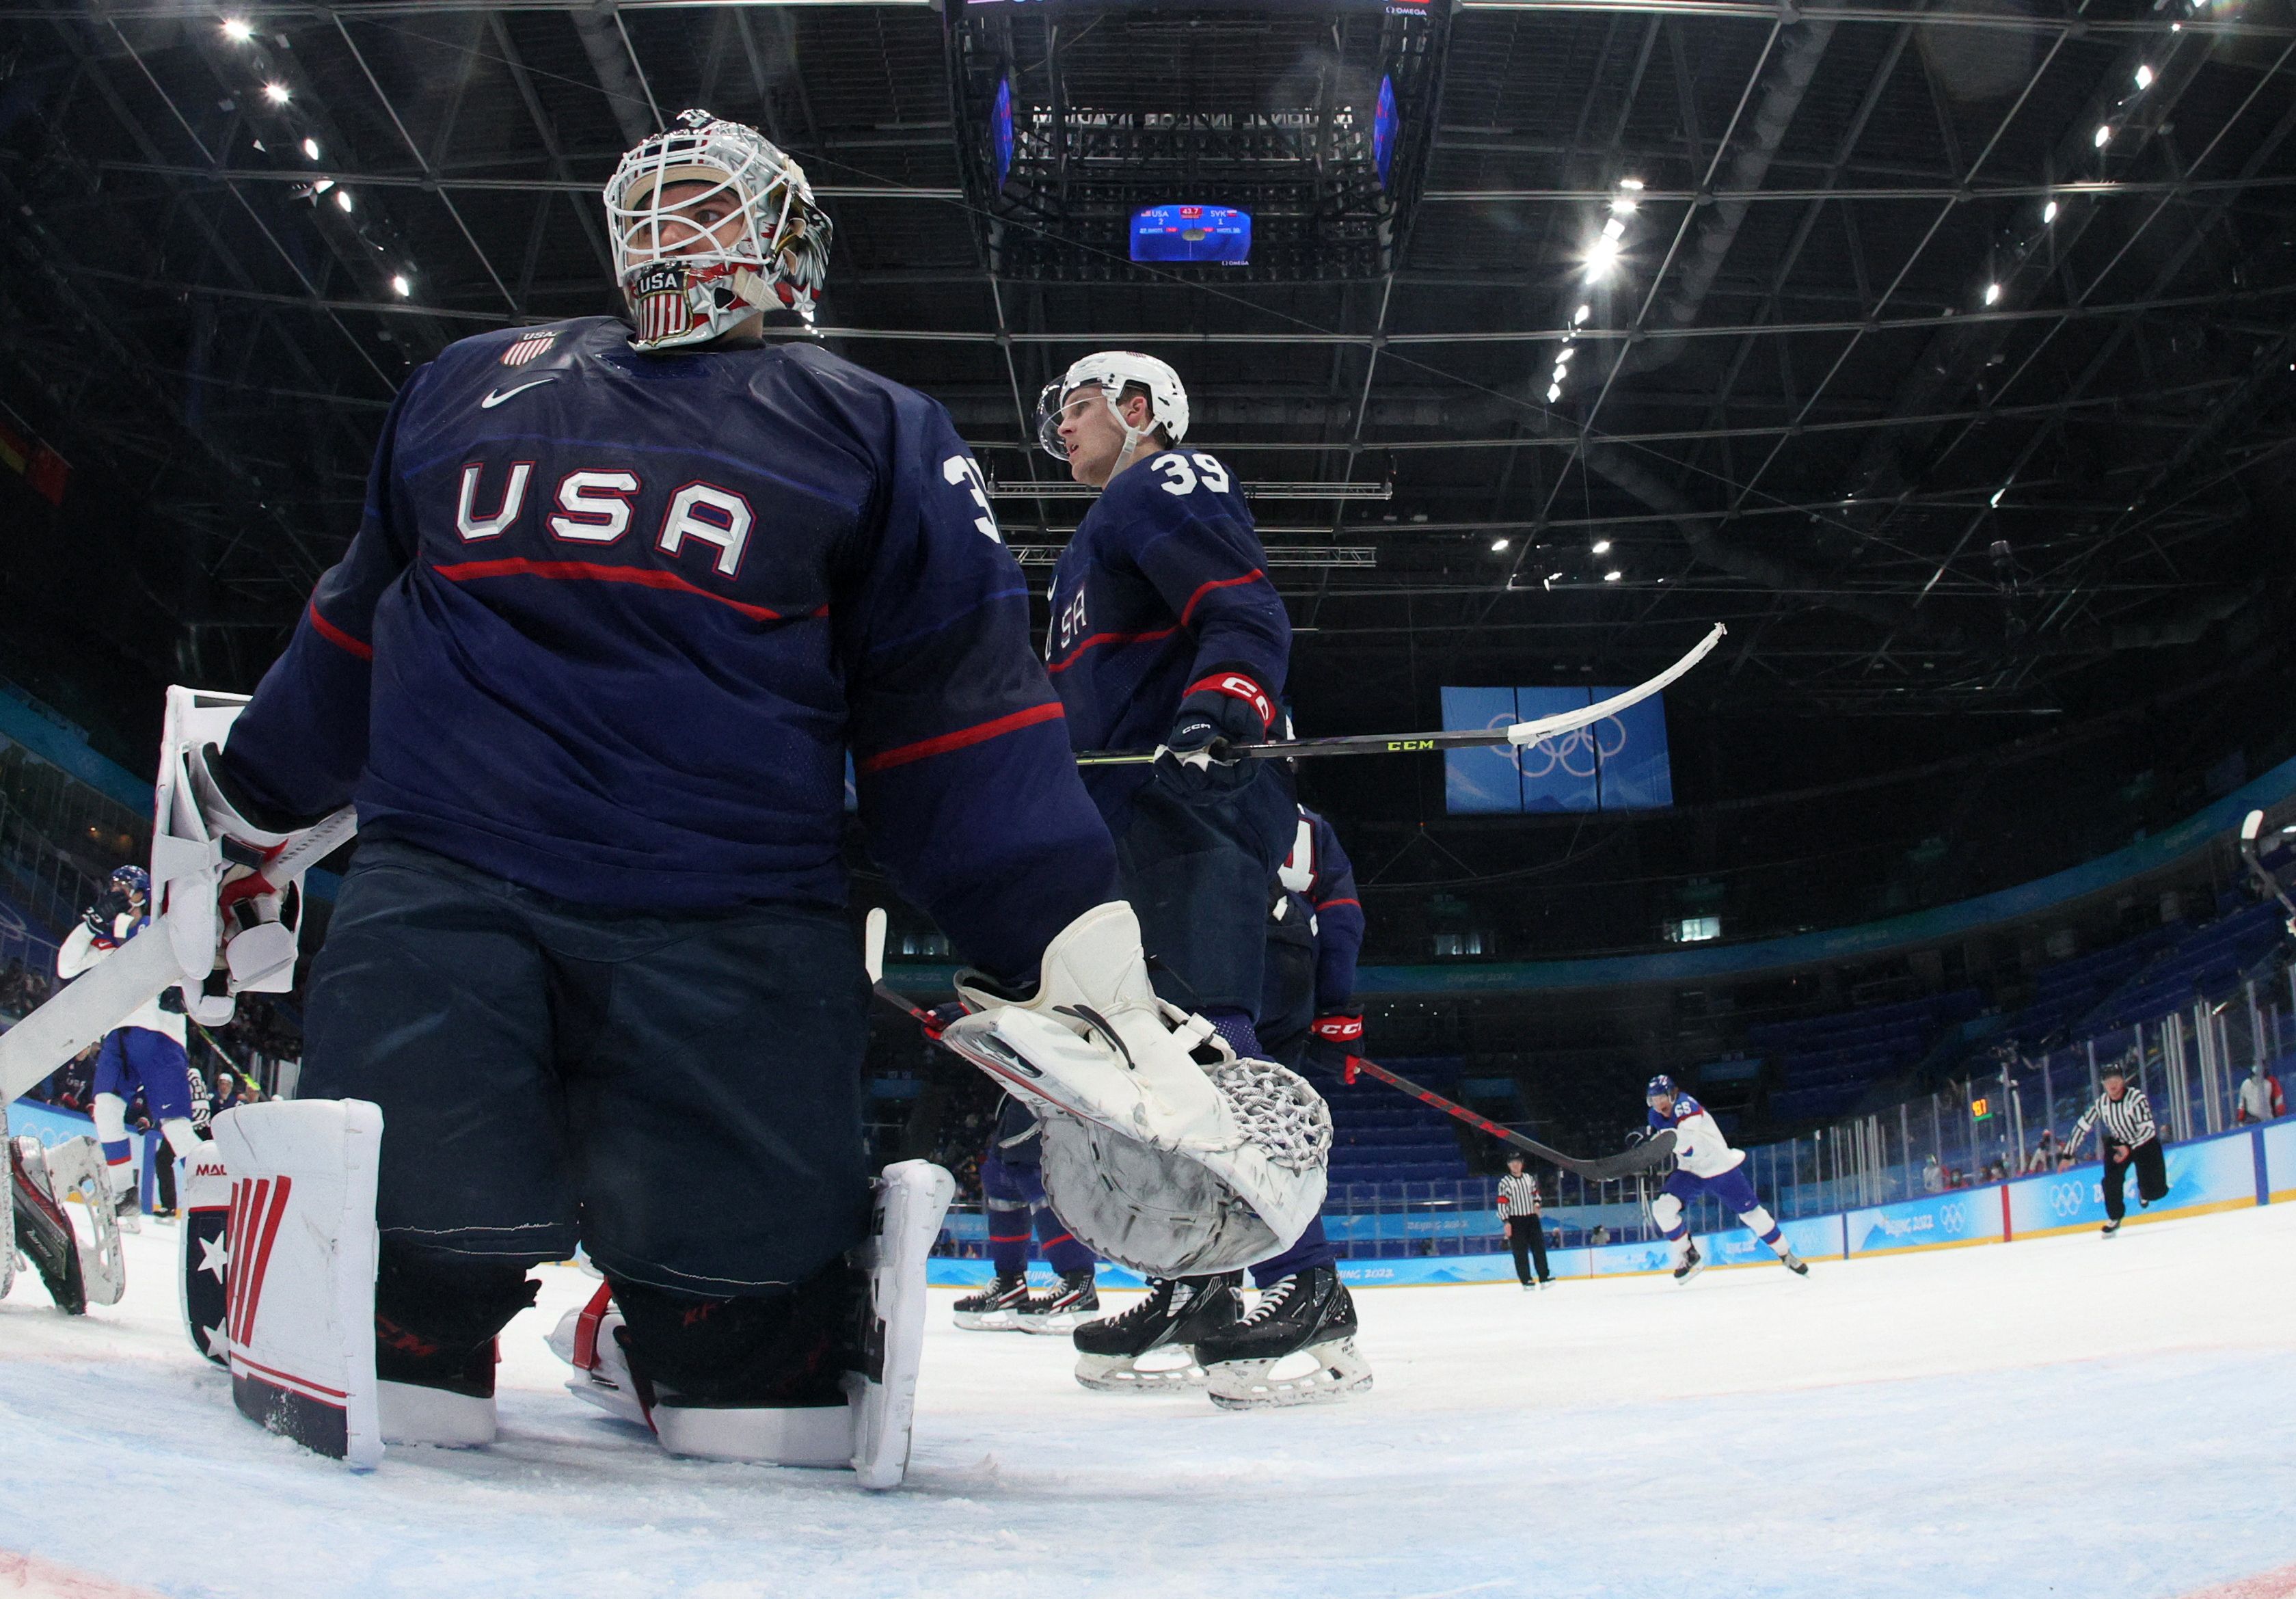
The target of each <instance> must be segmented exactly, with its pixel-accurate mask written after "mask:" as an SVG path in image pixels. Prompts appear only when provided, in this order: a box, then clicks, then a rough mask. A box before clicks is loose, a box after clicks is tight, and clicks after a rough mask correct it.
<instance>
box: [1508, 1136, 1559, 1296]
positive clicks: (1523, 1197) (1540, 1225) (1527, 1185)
mask: <svg viewBox="0 0 2296 1599" xmlns="http://www.w3.org/2000/svg"><path fill="white" fill-rule="evenodd" d="M1539 1211H1540V1205H1539V1200H1538V1178H1537V1177H1532V1176H1531V1175H1530V1174H1529V1173H1528V1172H1526V1171H1525V1170H1523V1169H1522V1152H1521V1150H1516V1151H1514V1152H1513V1153H1511V1154H1509V1155H1508V1156H1507V1174H1506V1176H1505V1177H1501V1178H1500V1179H1499V1230H1500V1231H1501V1232H1503V1233H1505V1234H1506V1241H1507V1247H1508V1248H1509V1249H1511V1250H1513V1251H1514V1275H1515V1280H1516V1281H1517V1282H1519V1283H1521V1284H1522V1285H1523V1286H1524V1287H1525V1288H1530V1287H1538V1288H1544V1287H1546V1285H1547V1284H1548V1283H1552V1282H1554V1273H1553V1272H1550V1271H1549V1270H1547V1269H1546V1221H1545V1218H1543V1217H1542V1216H1541V1215H1540V1214H1539ZM1526 1252H1527V1253H1528V1254H1529V1257H1530V1259H1528V1260H1527V1259H1524V1258H1523V1257H1524V1255H1525V1253H1526ZM1531 1260H1536V1261H1537V1262H1538V1280H1537V1282H1536V1283H1534V1282H1533V1281H1532V1278H1531V1275H1530V1263H1531Z"/></svg>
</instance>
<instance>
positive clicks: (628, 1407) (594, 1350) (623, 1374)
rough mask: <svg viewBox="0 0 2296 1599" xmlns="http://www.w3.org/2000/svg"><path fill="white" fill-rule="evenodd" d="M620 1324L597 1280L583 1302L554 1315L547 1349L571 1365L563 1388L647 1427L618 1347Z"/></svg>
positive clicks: (607, 1286)
mask: <svg viewBox="0 0 2296 1599" xmlns="http://www.w3.org/2000/svg"><path fill="white" fill-rule="evenodd" d="M621 1327H622V1313H621V1312H620V1311H619V1310H617V1309H615V1308H614V1290H613V1287H612V1285H611V1283H599V1284H598V1292H595V1293H594V1294H592V1295H591V1296H590V1302H589V1303H588V1304H586V1305H585V1306H583V1307H582V1308H580V1309H579V1310H569V1311H568V1312H567V1313H566V1314H565V1315H564V1316H561V1317H559V1319H558V1326H557V1330H556V1331H554V1332H553V1333H551V1335H550V1350H551V1353H553V1355H556V1356H557V1357H558V1358H559V1359H561V1360H563V1361H564V1362H565V1363H566V1364H567V1365H570V1366H572V1367H573V1368H574V1374H573V1375H572V1376H570V1377H569V1378H567V1379H566V1391H567V1392H568V1393H570V1394H572V1395H573V1396H574V1397H575V1398H578V1399H579V1400H581V1401H582V1402H583V1403H584V1404H585V1405H595V1406H597V1407H598V1408H599V1409H601V1410H603V1411H604V1412H605V1413H606V1414H607V1415H610V1416H612V1417H614V1418H615V1419H616V1420H617V1421H624V1422H631V1423H635V1424H636V1425H638V1426H640V1427H650V1426H652V1423H651V1422H649V1421H648V1420H647V1419H646V1407H645V1403H644V1400H642V1399H640V1398H638V1390H637V1384H636V1382H635V1381H633V1380H632V1378H631V1376H630V1359H629V1357H628V1356H627V1355H626V1354H624V1353H623V1352H622V1341H621V1339H620V1338H619V1336H618V1334H619V1333H620V1332H621Z"/></svg>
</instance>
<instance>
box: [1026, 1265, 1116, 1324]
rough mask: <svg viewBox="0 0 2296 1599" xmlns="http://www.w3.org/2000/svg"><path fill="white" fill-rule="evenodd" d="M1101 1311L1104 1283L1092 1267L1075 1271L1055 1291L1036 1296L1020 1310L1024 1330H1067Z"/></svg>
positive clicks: (1090, 1318)
mask: <svg viewBox="0 0 2296 1599" xmlns="http://www.w3.org/2000/svg"><path fill="white" fill-rule="evenodd" d="M1099 1314H1100V1285H1099V1283H1098V1282H1097V1281H1096V1280H1095V1275H1094V1273H1093V1271H1092V1269H1091V1268H1090V1267H1087V1268H1086V1269H1085V1270H1083V1271H1080V1272H1071V1273H1070V1274H1069V1275H1067V1276H1064V1277H1062V1279H1061V1280H1060V1284H1059V1286H1057V1287H1055V1288H1054V1290H1053V1291H1052V1292H1049V1293H1046V1294H1039V1295H1032V1296H1030V1298H1029V1300H1028V1301H1027V1302H1026V1303H1024V1304H1023V1305H1021V1309H1020V1322H1021V1332H1023V1333H1067V1332H1070V1331H1071V1330H1073V1329H1074V1328H1075V1327H1076V1326H1077V1325H1078V1324H1079V1323H1083V1322H1087V1321H1090V1320H1092V1319H1093V1318H1094V1317H1095V1316H1098V1315H1099Z"/></svg>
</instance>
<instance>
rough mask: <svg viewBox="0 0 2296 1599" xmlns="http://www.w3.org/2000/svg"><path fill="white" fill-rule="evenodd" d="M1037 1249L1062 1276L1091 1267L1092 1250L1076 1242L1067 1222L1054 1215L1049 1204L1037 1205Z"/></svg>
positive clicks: (1088, 1269)
mask: <svg viewBox="0 0 2296 1599" xmlns="http://www.w3.org/2000/svg"><path fill="white" fill-rule="evenodd" d="M1037 1252H1038V1253H1039V1254H1041V1255H1043V1256H1044V1258H1045V1264H1046V1266H1049V1267H1052V1268H1053V1269H1054V1271H1056V1272H1058V1273H1060V1275H1062V1276H1064V1277H1072V1276H1074V1275H1076V1274H1077V1273H1078V1272H1083V1271H1090V1270H1091V1269H1092V1266H1093V1259H1094V1256H1093V1252H1092V1251H1090V1250H1088V1249H1087V1248H1085V1246H1084V1245H1082V1244H1081V1243H1078V1242H1077V1238H1076V1234H1073V1233H1071V1232H1070V1231H1069V1226H1068V1223H1066V1222H1064V1221H1062V1219H1061V1218H1059V1217H1058V1216H1056V1215H1054V1213H1053V1208H1052V1207H1051V1206H1050V1205H1039V1206H1037Z"/></svg>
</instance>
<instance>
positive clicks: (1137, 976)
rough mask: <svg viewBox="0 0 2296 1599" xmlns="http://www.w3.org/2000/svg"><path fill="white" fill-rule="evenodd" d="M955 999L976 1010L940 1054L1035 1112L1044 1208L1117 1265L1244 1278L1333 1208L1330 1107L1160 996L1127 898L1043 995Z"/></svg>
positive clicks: (1085, 929)
mask: <svg viewBox="0 0 2296 1599" xmlns="http://www.w3.org/2000/svg"><path fill="white" fill-rule="evenodd" d="M957 992H958V993H959V994H961V995H962V996H964V999H965V1001H966V1003H968V1004H969V1005H972V1006H973V1007H974V1008H975V1010H976V1011H977V1014H974V1015H971V1016H966V1017H964V1018H963V1019H962V1020H960V1021H955V1022H952V1023H951V1024H950V1025H949V1027H948V1028H947V1030H946V1032H944V1034H943V1035H942V1042H943V1043H945V1044H947V1046H949V1047H950V1048H952V1049H954V1050H955V1051H956V1052H957V1053H958V1054H962V1055H964V1057H965V1058H966V1059H967V1060H969V1061H971V1062H972V1063H973V1064H975V1065H976V1066H979V1067H980V1069H981V1070H984V1071H987V1072H988V1074H989V1075H990V1076H991V1077H994V1078H996V1079H997V1080H998V1081H999V1082H1000V1083H1002V1084H1004V1086H1005V1087H1007V1088H1009V1089H1011V1090H1012V1091H1013V1093H1014V1094H1016V1095H1020V1096H1021V1098H1023V1099H1024V1100H1026V1101H1027V1102H1028V1103H1029V1105H1030V1106H1031V1107H1032V1108H1034V1109H1035V1110H1036V1111H1037V1115H1038V1116H1039V1118H1040V1119H1042V1121H1043V1123H1044V1157H1043V1159H1044V1165H1043V1173H1044V1183H1045V1193H1046V1199H1047V1200H1048V1201H1050V1202H1051V1203H1052V1206H1053V1208H1054V1210H1057V1211H1058V1212H1059V1213H1060V1216H1061V1218H1062V1220H1063V1221H1065V1222H1067V1223H1068V1225H1069V1228H1070V1231H1071V1232H1073V1233H1074V1234H1076V1235H1077V1237H1078V1239H1080V1240H1082V1241H1083V1242H1085V1243H1087V1244H1088V1245H1089V1246H1091V1247H1092V1248H1093V1249H1095V1250H1097V1251H1099V1252H1100V1253H1101V1254H1103V1255H1104V1256H1106V1257H1107V1258H1108V1259H1111V1260H1114V1261H1116V1262H1118V1263H1119V1264H1120V1265H1124V1266H1128V1267H1132V1268H1133V1269H1134V1270H1136V1271H1139V1272H1143V1273H1145V1274H1147V1275H1152V1276H1160V1277H1169V1276H1182V1275H1203V1274H1206V1273H1211V1272H1222V1271H1230V1270H1233V1269H1234V1268H1236V1267H1242V1266H1248V1265H1250V1264H1251V1263H1252V1262H1254V1261H1257V1260H1264V1259H1267V1258H1268V1257H1270V1256H1272V1255H1275V1254H1276V1253H1278V1252H1279V1251H1283V1250H1285V1249H1288V1248H1289V1247H1291V1245H1292V1242H1294V1241H1296V1240H1297V1239H1298V1238H1299V1236H1300V1234H1301V1233H1302V1232H1304V1231H1305V1230H1306V1228H1307V1226H1308V1222H1310V1221H1311V1220H1313V1219H1314V1218H1315V1217H1316V1213H1317V1212H1318V1211H1319V1210H1321V1209H1322V1207H1323V1202H1324V1166H1325V1163H1326V1161H1327V1160H1328V1159H1329V1157H1330V1154H1331V1147H1332V1113H1331V1111H1330V1108H1329V1107H1328V1106H1326V1105H1325V1104H1324V1102H1323V1100H1322V1098H1321V1097H1320V1096H1319V1095H1317V1094H1316V1091H1315V1090H1314V1089H1313V1088H1311V1087H1308V1084H1307V1083H1306V1082H1305V1081H1304V1080H1303V1079H1302V1078H1300V1077H1299V1076H1298V1075H1296V1074H1295V1073H1293V1072H1291V1071H1289V1070H1285V1069H1284V1068H1283V1067H1281V1066H1278V1065H1276V1064H1275V1062H1271V1061H1255V1060H1249V1059H1242V1058H1239V1057H1238V1056H1237V1055H1236V1054H1235V1052H1234V1050H1233V1049H1231V1048H1229V1047H1228V1046H1227V1045H1226V1043H1225V1042H1224V1041H1223V1040H1221V1038H1220V1037H1219V1036H1218V1033H1217V1032H1215V1031H1214V1030H1213V1028H1212V1024H1211V1023H1210V1022H1209V1021H1205V1020H1204V1019H1203V1018H1202V1017H1201V1016H1193V1015H1190V1014H1189V1013H1186V1012H1185V1011H1182V1010H1180V1009H1179V1008H1178V1007H1177V1006H1175V1005H1167V1004H1165V1003H1164V1002H1163V1001H1161V1000H1160V999H1159V998H1157V996H1156V992H1155V990H1154V989H1153V988H1152V987H1150V985H1149V981H1148V968H1147V964H1146V963H1145V961H1144V959H1143V957H1142V955H1141V949H1140V923H1139V921H1138V919H1137V918H1136V916H1135V915H1134V914H1133V912H1132V907H1131V906H1128V905H1127V904H1125V903H1124V902H1123V901H1121V900H1113V901H1111V902H1110V903H1108V904H1106V905H1103V906H1095V908H1094V909H1092V910H1090V911H1087V912H1086V913H1085V914H1083V915H1081V916H1079V917H1078V918H1077V919H1076V921H1074V922H1070V924H1069V925H1068V926H1067V927H1066V928H1063V929H1062V931H1061V932H1060V934H1059V935H1058V936H1057V937H1056V938H1054V939H1053V941H1052V942H1051V943H1050V944H1049V945H1047V946H1046V949H1045V955H1044V962H1043V969H1042V976H1041V980H1040V981H1039V982H1038V983H1037V990H1036V993H1035V995H1034V996H1032V997H1029V998H1026V999H1023V998H1021V997H1018V996H1014V995H1012V994H1009V993H1006V992H1005V991H1004V990H1003V989H1002V988H999V987H997V986H996V984H995V983H994V982H993V981H991V980H989V979H988V978H986V977H984V976H983V975H982V974H981V973H980V972H972V971H967V972H960V973H959V974H958V976H957Z"/></svg>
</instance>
